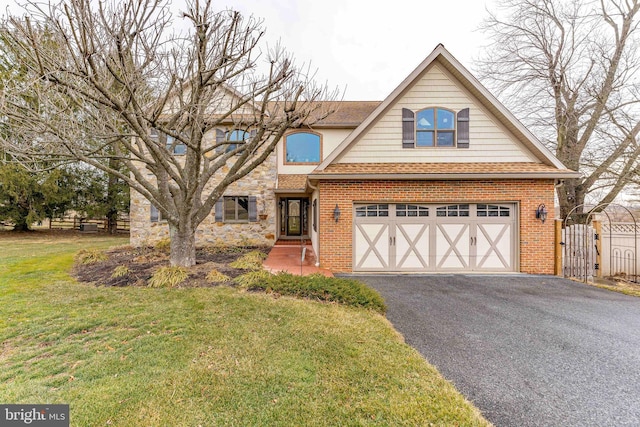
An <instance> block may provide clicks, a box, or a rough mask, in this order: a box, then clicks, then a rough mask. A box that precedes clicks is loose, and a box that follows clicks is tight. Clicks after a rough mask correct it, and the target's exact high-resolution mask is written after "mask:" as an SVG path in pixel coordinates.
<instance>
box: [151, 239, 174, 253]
mask: <svg viewBox="0 0 640 427" xmlns="http://www.w3.org/2000/svg"><path fill="white" fill-rule="evenodd" d="M153 248H154V249H155V250H156V251H158V252H162V253H169V251H171V239H169V238H168V237H167V238H164V239H161V240H159V241H158V243H156V244H155V245H154V246H153Z"/></svg>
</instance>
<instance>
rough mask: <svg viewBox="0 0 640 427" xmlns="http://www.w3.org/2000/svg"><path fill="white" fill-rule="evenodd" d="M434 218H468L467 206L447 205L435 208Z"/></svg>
mask: <svg viewBox="0 0 640 427" xmlns="http://www.w3.org/2000/svg"><path fill="white" fill-rule="evenodd" d="M436 216H469V205H449V206H441V207H439V208H436Z"/></svg>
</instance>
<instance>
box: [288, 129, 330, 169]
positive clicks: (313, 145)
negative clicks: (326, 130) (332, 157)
mask: <svg viewBox="0 0 640 427" xmlns="http://www.w3.org/2000/svg"><path fill="white" fill-rule="evenodd" d="M284 147H285V148H284V150H285V163H320V160H321V149H322V143H321V139H320V135H318V134H315V133H311V132H296V133H292V134H289V135H287V136H285V138H284Z"/></svg>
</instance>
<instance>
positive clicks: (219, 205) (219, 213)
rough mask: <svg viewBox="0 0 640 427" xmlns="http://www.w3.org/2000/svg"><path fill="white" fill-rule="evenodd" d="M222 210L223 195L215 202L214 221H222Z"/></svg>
mask: <svg viewBox="0 0 640 427" xmlns="http://www.w3.org/2000/svg"><path fill="white" fill-rule="evenodd" d="M223 211H224V197H220V198H219V199H218V201H217V202H216V207H215V215H216V222H222V221H223V216H222V212H223Z"/></svg>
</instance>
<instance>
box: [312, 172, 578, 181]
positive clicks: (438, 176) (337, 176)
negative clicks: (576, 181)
mask: <svg viewBox="0 0 640 427" xmlns="http://www.w3.org/2000/svg"><path fill="white" fill-rule="evenodd" d="M579 177H580V174H579V173H578V172H573V171H558V172H508V173H506V172H503V173H500V172H489V173H393V174H391V173H387V174H384V173H358V174H353V173H352V174H347V173H316V174H314V173H312V174H310V175H309V179H312V180H319V181H320V180H394V181H398V180H403V181H436V180H475V179H570V178H579Z"/></svg>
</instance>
